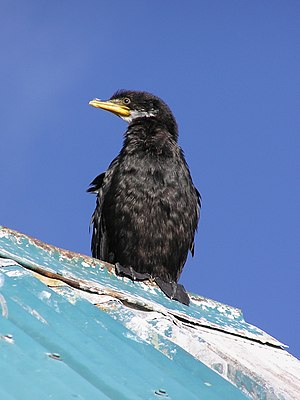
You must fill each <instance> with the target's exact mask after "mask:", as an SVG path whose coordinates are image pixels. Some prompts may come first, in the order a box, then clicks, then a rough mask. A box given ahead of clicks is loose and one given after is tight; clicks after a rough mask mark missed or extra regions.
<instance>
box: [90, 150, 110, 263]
mask: <svg viewBox="0 0 300 400" xmlns="http://www.w3.org/2000/svg"><path fill="white" fill-rule="evenodd" d="M117 164H118V157H116V158H115V159H114V160H113V161H112V163H111V164H110V166H109V168H108V169H107V171H106V172H103V173H102V174H100V175H98V176H97V177H96V178H95V179H94V180H93V181H92V182H91V184H90V187H89V188H88V189H87V192H91V193H95V194H96V195H97V200H96V208H95V211H94V213H93V215H92V218H91V222H90V224H91V225H93V235H92V242H91V250H92V256H93V257H95V258H98V259H100V260H105V261H106V260H107V257H108V251H109V249H108V246H109V243H108V238H107V229H106V221H105V218H104V215H103V203H104V198H105V195H106V193H107V191H108V190H109V187H110V184H111V179H112V176H113V173H114V170H115V167H116V165H117Z"/></svg>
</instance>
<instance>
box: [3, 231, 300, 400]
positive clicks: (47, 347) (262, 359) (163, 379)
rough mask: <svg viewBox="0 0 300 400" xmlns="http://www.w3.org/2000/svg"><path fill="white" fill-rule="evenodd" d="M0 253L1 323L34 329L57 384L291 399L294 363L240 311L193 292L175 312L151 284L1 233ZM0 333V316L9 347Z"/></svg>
mask: <svg viewBox="0 0 300 400" xmlns="http://www.w3.org/2000/svg"><path fill="white" fill-rule="evenodd" d="M0 256H2V257H9V258H11V260H9V259H2V263H1V259H0V266H1V264H2V265H3V267H2V269H1V270H2V272H3V274H2V280H1V273H0V290H1V291H2V292H3V294H2V297H1V296H0V306H1V309H0V311H2V315H3V316H4V317H5V318H4V319H3V320H6V321H10V322H11V323H13V324H14V326H15V328H18V329H19V330H20V331H21V333H22V332H23V333H24V334H26V335H29V333H30V332H31V331H32V329H33V328H32V326H35V327H36V328H35V329H37V328H38V327H39V328H38V329H37V330H34V336H32V335H30V337H31V338H32V339H33V340H35V341H37V344H38V345H41V346H43V348H44V353H43V354H44V357H45V359H46V361H47V362H48V363H49V357H50V360H51V362H52V363H53V362H54V365H55V363H56V364H57V363H58V364H65V365H66V367H67V368H68V369H71V370H72V373H73V374H75V377H73V375H72V376H71V375H70V376H71V377H70V378H69V379H70V380H66V381H64V380H63V379H62V378H61V379H62V380H63V382H60V383H59V385H57V387H59V386H60V385H62V383H63V384H64V387H66V388H67V389H68V390H70V388H72V389H73V387H72V384H70V382H72V379H75V380H76V379H77V375H79V376H80V377H81V378H83V380H84V381H86V382H88V383H89V385H91V387H92V388H94V390H99V391H100V392H101V394H102V395H103V396H107V397H108V398H113V399H118V398H121V399H126V398H130V399H135V398H142V399H152V398H153V399H154V398H169V399H171V398H172V399H177V398H180V399H181V398H184V399H193V398H202V397H201V396H202V395H203V396H204V397H203V398H212V399H217V398H222V399H226V398H230V399H235V398H240V397H238V396H242V397H241V398H243V394H246V395H247V396H249V397H250V398H253V399H261V400H276V399H278V400H292V399H298V394H299V392H300V362H299V361H298V360H297V359H295V358H294V357H292V356H291V355H290V354H289V353H287V352H286V351H284V350H283V349H282V346H283V345H282V343H280V342H278V341H277V340H276V339H274V338H273V337H271V336H270V335H268V334H266V333H265V332H263V331H262V330H260V329H258V328H256V327H254V326H253V325H250V324H248V323H246V322H245V321H244V319H243V315H242V313H241V311H240V310H237V309H235V308H233V307H230V306H227V305H224V304H221V303H218V302H215V301H213V300H209V299H205V298H203V297H200V296H195V295H190V296H191V305H190V307H187V306H184V305H182V304H179V303H178V302H175V301H171V300H170V299H168V298H166V297H165V296H164V295H163V294H162V293H161V291H160V290H159V289H158V288H157V287H156V285H155V284H154V283H147V282H143V283H139V282H132V281H130V280H128V279H127V278H119V277H117V276H115V274H114V267H113V266H111V265H110V264H107V263H103V262H101V261H99V260H95V259H93V258H90V257H87V256H83V255H80V254H76V253H71V252H68V251H66V250H62V249H59V248H57V247H54V246H50V245H47V244H44V243H42V242H40V241H37V240H35V239H32V238H30V237H28V236H26V235H23V234H20V233H18V232H14V231H11V230H9V229H7V228H2V229H0ZM18 263H19V265H18ZM1 270H0V272H1ZM29 271H31V272H29ZM36 278H38V279H36ZM1 282H2V286H3V287H2V288H1ZM42 282H43V283H42ZM46 285H47V286H46ZM16 288H17V291H16ZM2 289H3V290H2ZM16 293H17V294H16ZM94 305H97V307H95V306H94ZM16 307H17V308H16ZM20 309H21V310H20ZM11 310H12V311H13V313H11ZM24 312H25V313H27V314H29V315H30V316H31V318H34V319H35V320H37V321H38V325H37V323H35V324H32V323H31V322H27V318H28V317H26V318H25V316H23V313H24ZM19 315H20V316H21V318H19V317H18V318H17V317H16V316H19ZM41 326H42V327H43V329H42V328H41ZM2 332H3V331H2V325H1V320H0V334H2V335H3V339H2V340H3V341H4V343H6V345H8V344H9V345H10V346H11V344H12V343H11V341H10V336H9V330H7V332H8V336H7V335H6V334H5V333H2ZM37 338H38V340H37ZM13 339H14V336H13ZM33 347H34V346H33ZM0 349H1V341H0ZM46 353H47V354H48V353H49V354H50V356H49V354H48V356H47V355H45V354H46ZM55 353H59V354H60V357H57V356H55ZM22 354H26V356H28V353H27V352H26V351H25V350H24V349H23V351H22ZM51 354H52V358H51ZM53 354H54V355H53ZM100 355H101V356H100ZM24 363H25V361H24ZM0 364H1V361H0ZM21 364H22V363H21ZM204 364H205V365H204ZM26 365H27V364H26ZM28 365H29V364H28ZM207 367H209V368H207ZM0 368H1V365H0ZM3 368H4V366H3ZM95 371H96V372H95ZM98 372H99V374H100V376H101V378H100V377H99V376H98ZM8 373H9V368H8ZM69 374H70V372H69ZM51 375H53V377H52V379H59V378H60V375H59V374H58V375H55V371H54V372H51ZM221 376H222V377H223V378H225V379H226V380H227V381H229V382H231V383H232V384H234V385H235V386H236V387H237V388H238V389H239V390H237V389H234V388H233V387H232V385H230V384H229V383H228V382H226V381H225V380H224V379H222V378H221ZM77 381H78V384H79V385H81V383H80V379H77ZM104 383H106V385H105V384H104ZM125 383H126V384H125ZM226 385H227V386H226ZM50 387H51V389H52V390H53V385H50ZM82 387H83V386H82ZM112 388H113V390H112ZM1 390H3V388H2V387H1V385H0V393H1ZM88 390H92V389H87V391H88ZM159 390H160V391H159ZM87 391H86V392H85V390H83V392H84V393H87ZM155 391H156V393H155ZM164 391H166V392H167V393H164ZM72 393H74V392H72ZM76 393H81V392H80V391H78V392H77V389H76ZM10 395H11V392H10V391H9V387H8V388H7V396H10ZM55 396H58V393H56V392H55ZM66 396H67V395H66ZM119 396H121V397H119ZM134 396H136V397H134ZM151 396H152V397H151ZM153 396H154V397H153ZM209 396H211V397H209ZM236 396H237V397H236ZM87 397H88V396H87ZM98 397H99V396H98ZM3 398H4V399H6V397H3ZM7 398H9V397H7ZM54 398H59V397H54ZM64 398H65V397H64ZM79 398H81V397H79ZM83 398H85V397H83ZM90 398H94V396H92V395H90ZM99 398H101V397H99ZM104 398H105V397H104ZM1 399H2V397H1Z"/></svg>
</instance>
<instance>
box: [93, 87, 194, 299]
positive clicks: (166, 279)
mask: <svg viewBox="0 0 300 400" xmlns="http://www.w3.org/2000/svg"><path fill="white" fill-rule="evenodd" d="M89 104H90V105H91V106H93V107H97V108H102V109H104V110H107V111H111V112H112V113H114V114H116V115H117V116H119V117H121V118H122V119H124V120H125V121H126V122H128V124H129V126H128V129H127V131H126V132H125V135H124V143H123V147H122V149H121V151H120V153H119V155H118V156H117V157H116V158H115V159H114V160H113V161H112V163H111V164H110V166H109V168H108V169H107V171H106V172H104V173H102V174H100V175H99V176H97V177H96V178H95V179H94V180H93V182H92V183H91V187H90V188H89V189H88V191H89V192H94V193H96V194H97V204H96V209H95V211H94V214H93V216H92V221H91V223H92V224H93V235H92V245H91V248H92V255H93V257H95V258H98V259H101V260H104V261H108V262H109V263H113V264H116V272H117V273H118V274H121V275H126V276H129V277H130V278H132V279H138V280H143V279H147V278H154V280H155V281H156V283H157V284H158V285H159V286H160V288H161V289H162V290H163V291H164V293H165V294H167V295H168V296H169V297H171V298H174V299H176V300H179V301H181V302H182V303H184V304H188V303H189V300H188V296H187V294H186V292H185V291H184V288H183V286H182V285H179V284H177V281H178V279H179V277H180V274H181V272H182V269H183V266H184V264H185V262H186V258H187V255H188V251H189V250H190V251H191V253H192V254H193V253H194V235H195V231H196V229H197V224H198V220H199V210H200V195H199V192H198V191H197V189H196V188H195V186H194V184H193V182H192V178H191V175H190V172H189V168H188V165H187V163H186V161H185V158H184V155H183V151H182V150H181V148H180V147H179V145H178V143H177V139H178V128H177V123H176V120H175V118H174V116H173V114H172V112H171V110H170V109H169V107H168V106H167V105H166V104H165V103H164V102H163V101H162V100H161V99H160V98H158V97H156V96H154V95H152V94H150V93H146V92H139V91H129V90H121V91H118V92H116V93H115V94H114V95H113V96H112V97H111V98H110V99H109V100H108V101H101V100H99V99H94V100H92V101H90V103H89Z"/></svg>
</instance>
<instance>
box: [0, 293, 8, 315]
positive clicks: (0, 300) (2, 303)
mask: <svg viewBox="0 0 300 400" xmlns="http://www.w3.org/2000/svg"><path fill="white" fill-rule="evenodd" d="M0 307H1V309H2V317H4V318H7V317H8V307H7V303H6V300H5V298H4V296H3V295H2V294H1V293H0Z"/></svg>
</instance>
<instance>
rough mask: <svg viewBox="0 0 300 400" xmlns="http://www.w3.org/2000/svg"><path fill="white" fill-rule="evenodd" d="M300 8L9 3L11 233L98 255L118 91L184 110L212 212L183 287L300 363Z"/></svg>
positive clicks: (5, 52)
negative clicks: (95, 182) (238, 312)
mask: <svg viewBox="0 0 300 400" xmlns="http://www.w3.org/2000/svg"><path fill="white" fill-rule="evenodd" d="M299 21H300V3H299V1H293V0H292V1H276V0H275V1H241V0H236V1H231V0H229V1H223V0H219V1H218V0H216V1H211V0H207V1H202V0H195V1H188V2H185V3H184V2H182V1H176V0H172V1H170V0H168V1H161V0H152V1H143V0H139V1H137V0H136V1H130V0H129V1H121V0H119V1H111V2H109V1H100V0H97V1H96V0H95V1H89V0H87V1H38V2H37V1H21V0H19V1H2V2H1V14H0V43H1V52H2V57H1V63H0V72H1V78H2V79H1V97H0V103H1V119H0V132H1V142H0V143H1V170H0V184H1V207H0V224H2V225H5V226H8V227H10V228H12V229H16V230H19V231H21V232H24V233H27V234H29V235H32V236H35V237H37V238H39V239H41V240H43V241H46V242H49V243H51V244H54V245H57V246H60V247H63V248H67V249H70V250H74V251H77V252H82V253H85V254H90V237H89V232H88V225H89V219H90V215H91V213H92V211H93V209H94V205H95V199H94V196H93V195H90V194H87V193H85V190H86V188H87V187H88V184H89V182H90V181H91V180H92V179H93V178H94V177H95V176H96V175H97V174H98V173H100V172H102V171H104V170H105V169H106V168H107V166H108V164H109V163H110V161H111V160H112V159H113V158H114V157H115V156H116V155H117V153H118V151H119V149H120V147H121V145H122V133H123V131H124V130H125V129H126V124H125V123H124V122H123V121H122V120H120V119H118V118H117V117H115V116H113V115H112V114H110V113H106V112H104V111H102V110H96V109H94V108H92V107H89V106H88V101H89V100H91V99H92V98H94V97H99V98H103V99H105V98H109V97H110V95H111V94H112V93H113V92H114V91H115V90H116V89H121V88H127V89H139V90H147V91H150V92H153V93H154V94H156V95H158V96H160V97H162V98H163V99H164V100H165V101H166V102H167V103H168V104H169V105H170V107H171V109H172V110H173V112H174V114H175V116H176V118H177V121H178V124H179V128H180V144H181V146H182V147H183V149H184V151H185V154H186V158H187V161H188V163H189V165H190V168H191V171H192V176H193V179H194V182H195V184H196V186H197V187H198V189H199V191H200V192H201V194H202V198H203V208H202V214H201V222H200V226H199V232H198V235H197V238H196V254H195V257H194V259H192V258H190V259H189V260H188V263H187V265H186V268H185V270H184V273H183V275H182V279H181V281H182V283H183V284H184V285H185V287H186V288H187V289H188V290H189V291H192V292H196V293H198V294H200V295H203V296H206V297H209V298H213V299H215V300H219V301H221V302H224V303H227V304H230V305H232V306H236V307H239V308H241V309H242V310H243V312H244V315H245V319H246V320H247V321H248V322H250V323H253V324H255V325H257V326H259V327H260V328H262V329H264V330H265V331H267V332H268V333H269V334H271V335H273V336H275V337H276V338H277V339H279V340H281V341H283V342H285V343H286V344H288V345H290V351H291V352H292V353H293V354H294V355H296V356H298V358H300V344H299V328H300V326H299V325H300V322H299V319H300V312H299V309H300V304H299V292H300V276H299V275H300V274H299V270H300V268H299V267H300V250H299V245H300V218H299V215H300V212H299V210H300V185H299V184H300V179H299V173H300V24H299Z"/></svg>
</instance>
